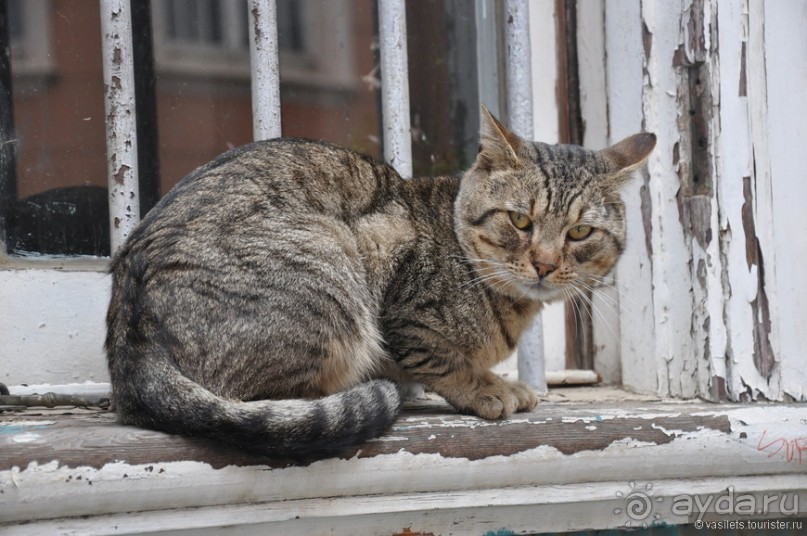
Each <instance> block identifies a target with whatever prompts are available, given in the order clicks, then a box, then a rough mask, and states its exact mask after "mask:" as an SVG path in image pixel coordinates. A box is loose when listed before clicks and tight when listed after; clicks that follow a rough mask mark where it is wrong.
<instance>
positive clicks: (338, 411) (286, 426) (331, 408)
mask: <svg viewBox="0 0 807 536" xmlns="http://www.w3.org/2000/svg"><path fill="white" fill-rule="evenodd" d="M118 349H119V350H123V351H124V352H126V351H132V349H131V348H127V349H121V348H120V347H119V348H118ZM117 357H118V359H116V360H115V361H116V362H117V364H118V365H122V367H121V368H123V369H126V370H118V371H117V372H118V373H121V376H122V377H125V381H115V378H113V386H114V390H113V400H114V404H115V407H116V411H117V413H118V419H119V421H120V422H122V423H123V424H131V425H135V426H140V427H146V428H151V429H157V430H162V431H166V432H170V433H179V434H184V435H191V436H208V437H212V438H215V439H217V440H220V441H222V442H226V443H229V444H232V445H236V446H238V447H241V448H244V449H246V450H249V451H252V452H255V453H259V454H264V455H268V456H272V457H279V458H290V459H294V460H306V461H310V460H315V459H320V458H326V457H331V456H337V455H339V454H340V453H343V452H345V451H346V450H347V449H349V448H350V447H354V446H356V445H359V444H361V443H362V442H364V441H367V440H368V439H372V438H374V437H377V436H379V435H381V434H382V433H383V432H384V431H385V430H386V429H387V428H389V426H390V425H391V424H392V423H393V422H395V419H396V418H397V416H398V414H399V412H400V407H401V396H400V393H399V390H398V387H397V385H396V384H394V383H393V382H390V381H386V380H373V381H369V382H367V383H363V384H360V385H358V386H356V387H354V388H352V389H349V390H347V391H344V392H340V393H336V394H333V395H330V396H327V397H324V398H320V399H313V400H309V399H292V400H260V401H253V402H241V401H233V400H228V399H225V398H222V397H219V396H217V395H215V394H213V393H212V392H210V391H209V390H207V389H205V388H204V387H202V386H201V385H199V384H197V383H195V382H193V381H192V380H190V379H189V378H187V377H185V376H184V375H182V373H181V372H180V371H179V370H177V369H176V368H175V367H174V366H173V365H172V364H171V361H170V360H169V359H165V358H164V357H162V358H160V357H157V356H153V355H152V356H148V355H143V354H140V355H139V356H137V358H135V359H132V358H131V357H130V356H117ZM113 375H114V374H113ZM118 379H122V378H121V377H119V378H118Z"/></svg>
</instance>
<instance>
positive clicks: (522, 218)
mask: <svg viewBox="0 0 807 536" xmlns="http://www.w3.org/2000/svg"><path fill="white" fill-rule="evenodd" d="M509 214H510V221H511V222H513V225H515V226H516V229H521V230H522V231H526V230H527V229H529V228H530V226H531V225H532V220H531V219H530V217H529V216H527V215H526V214H523V213H521V212H514V211H512V210H511V211H510V213H509Z"/></svg>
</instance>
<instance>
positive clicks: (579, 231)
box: [568, 225, 594, 240]
mask: <svg viewBox="0 0 807 536" xmlns="http://www.w3.org/2000/svg"><path fill="white" fill-rule="evenodd" d="M593 230H594V228H593V227H591V225H575V226H574V227H572V228H571V229H569V233H568V236H569V240H583V239H584V238H587V237H588V235H590V234H591V231H593Z"/></svg>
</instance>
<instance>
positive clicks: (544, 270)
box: [532, 261, 557, 279]
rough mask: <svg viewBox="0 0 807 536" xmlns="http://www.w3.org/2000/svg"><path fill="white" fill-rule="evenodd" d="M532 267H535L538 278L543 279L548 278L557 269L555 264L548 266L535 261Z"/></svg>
mask: <svg viewBox="0 0 807 536" xmlns="http://www.w3.org/2000/svg"><path fill="white" fill-rule="evenodd" d="M532 265H533V266H534V267H535V271H536V272H538V277H540V278H541V279H543V278H544V277H546V276H548V275H549V274H551V273H552V272H554V271H555V270H556V269H557V265H555V264H548V263H543V262H540V261H534V262H533V263H532Z"/></svg>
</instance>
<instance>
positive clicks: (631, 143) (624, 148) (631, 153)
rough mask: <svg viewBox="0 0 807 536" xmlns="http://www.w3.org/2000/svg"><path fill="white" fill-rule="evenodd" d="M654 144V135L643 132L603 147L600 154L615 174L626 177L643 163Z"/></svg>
mask: <svg viewBox="0 0 807 536" xmlns="http://www.w3.org/2000/svg"><path fill="white" fill-rule="evenodd" d="M655 146H656V135H655V134H651V133H649V132H643V133H641V134H634V135H633V136H630V137H628V138H625V139H624V140H622V141H620V142H619V143H617V144H616V145H612V146H611V147H608V148H606V149H603V150H602V151H600V154H601V155H602V156H603V157H604V158H605V159H606V160H607V161H608V162H609V163H610V164H611V168H612V170H613V173H614V174H615V175H616V176H618V177H624V178H627V177H628V176H629V174H630V172H631V171H633V170H635V169H638V168H639V166H641V165H642V164H644V161H645V160H647V157H648V156H650V153H651V152H652V151H653V148H654V147H655ZM623 180H624V179H623ZM620 182H621V181H620Z"/></svg>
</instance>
